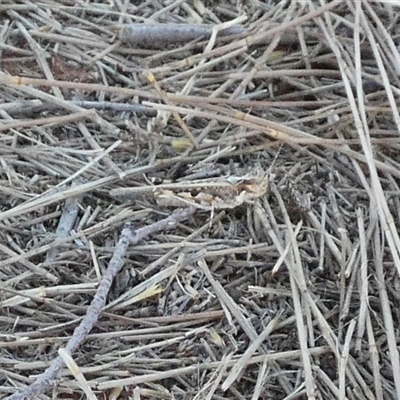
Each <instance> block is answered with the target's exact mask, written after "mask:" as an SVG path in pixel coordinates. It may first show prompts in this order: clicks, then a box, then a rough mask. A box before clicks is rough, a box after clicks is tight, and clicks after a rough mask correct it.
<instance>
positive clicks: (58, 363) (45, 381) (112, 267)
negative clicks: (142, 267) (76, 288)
mask: <svg viewBox="0 0 400 400" xmlns="http://www.w3.org/2000/svg"><path fill="white" fill-rule="evenodd" d="M195 210H196V209H195V208H185V209H178V210H176V211H175V212H173V213H172V214H171V215H170V216H169V217H167V218H164V219H162V220H160V221H158V222H154V223H153V224H151V225H148V226H145V227H142V228H139V229H137V230H136V231H134V232H132V230H131V228H130V227H129V226H126V227H125V228H124V229H123V230H122V233H121V238H120V240H119V242H118V244H117V246H116V247H115V251H114V254H113V256H112V258H111V260H110V263H109V265H108V268H107V270H106V272H105V274H104V276H103V278H102V279H101V281H100V284H99V287H98V289H97V292H96V294H95V296H94V298H93V301H92V303H91V304H90V306H89V308H88V309H87V312H86V315H85V316H84V317H83V319H82V321H81V323H80V324H79V326H78V327H77V328H76V329H75V331H74V334H73V335H72V337H71V339H70V340H69V341H68V343H67V345H66V346H65V351H66V352H67V353H68V354H71V353H73V352H74V351H75V350H76V349H77V348H78V347H79V346H80V345H81V343H82V342H83V341H84V340H85V338H86V337H87V335H88V334H89V333H90V331H91V330H92V328H93V326H94V324H95V323H96V322H97V320H98V319H99V316H100V314H101V312H102V310H103V307H104V306H105V303H106V298H107V295H108V292H109V291H110V287H111V284H112V282H113V280H114V278H115V276H116V275H117V274H118V272H119V271H120V270H121V268H122V267H123V265H124V257H125V254H126V250H127V248H128V246H129V245H135V244H137V243H139V242H141V241H142V240H144V239H146V238H148V237H149V236H150V235H152V234H154V233H156V232H160V231H165V230H167V229H171V228H174V227H175V226H176V225H177V223H178V222H180V221H183V220H185V219H187V218H189V217H190V216H191V215H193V214H194V213H195ZM63 365H64V361H63V359H62V357H60V356H58V357H57V358H56V359H55V360H54V361H53V362H52V363H51V365H50V367H49V368H48V369H47V370H46V371H45V372H44V373H43V374H42V375H40V376H39V377H38V378H37V379H36V381H35V382H33V383H32V384H31V385H30V386H28V387H26V388H25V389H23V390H21V391H20V392H17V393H14V394H13V395H11V396H9V397H6V398H5V399H4V400H24V399H32V398H34V397H35V396H39V395H40V394H42V393H44V392H45V391H46V390H47V389H48V388H49V387H50V386H51V385H52V384H53V383H54V380H55V378H56V377H57V374H58V372H59V371H60V369H61V368H62V367H63Z"/></svg>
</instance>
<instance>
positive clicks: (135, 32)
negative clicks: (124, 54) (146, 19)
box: [119, 24, 246, 47]
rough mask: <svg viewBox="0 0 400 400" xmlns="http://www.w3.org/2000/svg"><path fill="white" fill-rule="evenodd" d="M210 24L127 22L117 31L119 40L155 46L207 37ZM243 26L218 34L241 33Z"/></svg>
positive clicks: (243, 30) (209, 34) (138, 44)
mask: <svg viewBox="0 0 400 400" xmlns="http://www.w3.org/2000/svg"><path fill="white" fill-rule="evenodd" d="M212 30H213V26H212V25H196V24H157V25H148V24H128V25H124V26H123V27H122V28H121V30H120V33H119V38H120V40H121V41H123V42H125V43H129V44H134V45H137V46H141V47H157V46H165V45H167V44H175V43H187V42H190V41H192V40H196V39H209V38H210V37H211V34H212ZM245 31H246V30H245V28H244V27H243V26H232V27H229V28H226V29H223V30H221V31H220V32H219V33H218V34H219V35H220V36H228V35H241V34H243V33H244V32H245Z"/></svg>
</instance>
